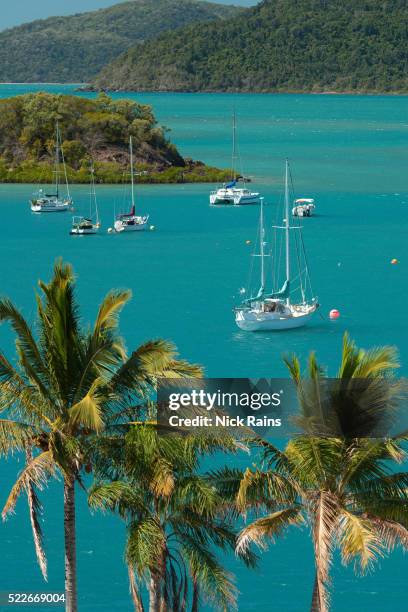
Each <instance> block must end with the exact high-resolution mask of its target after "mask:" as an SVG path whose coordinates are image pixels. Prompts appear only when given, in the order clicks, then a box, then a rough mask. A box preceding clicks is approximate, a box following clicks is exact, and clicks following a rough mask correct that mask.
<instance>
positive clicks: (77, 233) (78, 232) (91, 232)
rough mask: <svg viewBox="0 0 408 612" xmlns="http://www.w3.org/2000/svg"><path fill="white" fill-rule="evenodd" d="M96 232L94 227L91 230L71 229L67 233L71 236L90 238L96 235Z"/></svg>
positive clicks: (96, 229)
mask: <svg viewBox="0 0 408 612" xmlns="http://www.w3.org/2000/svg"><path fill="white" fill-rule="evenodd" d="M98 230H99V228H97V227H94V228H92V229H82V228H78V227H73V228H72V229H71V231H70V232H69V233H70V234H71V236H88V235H90V236H92V235H94V234H97V233H98Z"/></svg>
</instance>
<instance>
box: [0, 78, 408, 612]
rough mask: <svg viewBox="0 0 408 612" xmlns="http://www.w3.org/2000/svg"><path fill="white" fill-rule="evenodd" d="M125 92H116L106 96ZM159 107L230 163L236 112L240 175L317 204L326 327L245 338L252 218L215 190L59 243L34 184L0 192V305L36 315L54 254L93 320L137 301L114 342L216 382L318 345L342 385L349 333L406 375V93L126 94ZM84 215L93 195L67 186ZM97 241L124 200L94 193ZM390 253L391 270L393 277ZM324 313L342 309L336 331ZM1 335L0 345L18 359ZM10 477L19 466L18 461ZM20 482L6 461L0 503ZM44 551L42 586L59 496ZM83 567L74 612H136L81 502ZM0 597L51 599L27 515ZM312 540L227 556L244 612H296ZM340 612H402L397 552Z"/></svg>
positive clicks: (149, 190)
mask: <svg viewBox="0 0 408 612" xmlns="http://www.w3.org/2000/svg"><path fill="white" fill-rule="evenodd" d="M45 89H46V90H47V91H52V92H64V93H67V92H71V91H73V88H72V87H68V86H47V87H45V86H15V85H2V86H0V97H7V96H11V95H16V94H19V93H25V92H27V91H38V90H45ZM115 95H118V96H119V94H115ZM120 96H121V97H123V96H124V94H120ZM127 97H130V98H134V99H137V100H139V101H141V102H143V103H148V104H152V105H153V106H154V110H155V112H156V115H157V117H158V119H159V121H160V123H163V124H164V125H166V126H167V127H169V128H170V129H171V133H170V134H171V138H172V140H173V141H174V142H175V143H176V144H177V145H178V147H179V148H180V151H181V152H182V153H183V154H184V155H185V156H190V157H193V158H194V159H201V160H203V161H205V162H207V163H210V164H214V165H218V166H224V167H228V166H229V165H230V154H231V145H230V139H231V112H232V109H233V108H234V107H235V110H236V113H237V117H238V132H239V145H240V154H241V159H242V165H243V168H242V169H243V171H244V173H245V174H246V175H249V176H251V177H252V178H253V186H254V187H256V188H257V189H259V190H260V191H262V193H263V194H264V195H265V198H266V201H267V202H268V203H269V204H270V210H272V208H273V206H274V204H275V203H276V201H277V200H278V197H279V194H280V192H281V188H282V185H281V184H282V175H283V162H284V159H285V157H289V158H290V160H291V163H292V171H293V175H294V180H295V186H296V188H297V192H298V194H299V195H303V196H310V197H315V199H316V203H317V213H318V214H317V215H316V216H315V217H314V218H312V219H306V220H304V223H303V225H304V239H305V243H306V247H307V250H308V255H309V263H310V267H311V274H312V281H313V285H314V288H315V291H316V293H317V295H318V296H319V300H320V303H321V305H322V308H321V314H322V317H321V316H316V318H315V320H314V322H313V323H312V324H311V325H310V326H309V327H307V328H304V329H301V330H295V331H290V332H283V333H279V334H272V333H270V334H269V333H266V334H259V335H256V334H249V333H244V332H240V331H239V330H238V329H237V328H236V327H235V324H234V321H233V316H232V311H231V309H232V307H233V306H234V303H235V301H236V299H237V296H238V293H239V288H240V287H242V286H243V285H245V283H246V280H247V277H248V270H249V254H250V247H248V245H247V244H246V241H247V240H253V239H254V237H255V231H256V224H257V214H258V211H257V208H256V207H247V208H239V209H228V208H221V209H212V208H210V207H209V206H208V193H209V190H210V188H211V187H212V186H210V185H195V186H190V185H172V186H141V187H138V188H137V206H138V210H139V211H140V212H141V213H145V212H148V213H149V214H150V221H151V223H152V224H154V226H155V231H152V232H147V233H143V234H138V235H135V236H129V235H127V236H113V235H107V234H105V233H103V234H102V235H100V236H94V237H88V238H73V237H70V236H69V235H68V230H69V223H70V215H69V214H66V215H63V214H62V215H50V216H35V215H32V214H31V213H30V212H29V208H28V198H29V197H30V195H31V193H32V191H33V189H34V186H27V185H0V219H1V230H2V231H1V240H0V274H1V293H3V294H5V295H8V296H10V297H11V298H12V299H13V300H14V301H15V302H16V303H17V304H18V305H19V306H20V307H21V308H22V309H23V311H24V313H25V315H26V316H27V317H28V318H30V317H32V315H33V313H34V293H33V288H34V286H35V284H36V281H37V279H38V278H39V277H41V278H44V279H48V277H49V276H50V272H51V267H52V264H53V262H54V260H55V258H56V257H57V256H59V255H62V256H63V257H64V259H66V260H67V261H70V262H72V263H73V264H74V266H75V270H76V272H77V275H78V291H79V297H80V300H81V302H82V304H83V311H84V315H85V317H86V318H87V319H91V317H93V316H94V314H95V311H96V308H97V304H98V302H99V301H100V299H101V297H102V296H103V294H104V293H105V292H106V291H108V290H109V289H110V288H111V287H130V288H131V289H132V291H133V294H134V296H133V300H132V302H131V305H130V306H128V307H127V308H126V310H125V311H124V313H123V317H122V331H123V334H124V335H125V337H126V339H127V343H128V347H129V348H130V349H131V348H133V347H135V346H136V345H137V344H139V343H141V342H143V341H144V340H146V339H148V338H151V337H165V338H170V339H172V340H174V341H175V343H176V344H177V346H178V348H179V350H180V353H181V355H182V356H183V357H185V358H187V359H189V360H192V361H196V362H199V363H201V364H203V365H204V366H205V367H206V371H207V373H208V375H210V376H219V377H223V376H226V377H228V376H232V377H238V376H243V377H246V376H253V377H257V376H268V377H273V376H285V375H286V372H285V368H284V366H283V363H282V354H284V353H292V352H295V353H297V354H298V355H299V356H300V357H302V358H303V359H304V358H305V357H306V356H307V354H308V352H309V351H310V350H312V349H314V350H316V351H317V354H318V358H319V360H320V362H321V363H322V364H325V365H327V366H328V368H329V373H330V374H331V375H335V372H336V367H337V364H338V360H339V353H340V349H341V339H342V335H343V333H344V332H345V330H348V331H349V332H350V334H351V335H352V337H353V338H355V340H356V341H357V342H358V343H359V344H360V345H361V346H363V347H370V346H373V345H382V344H395V345H397V346H398V348H399V350H400V354H401V361H402V372H403V373H404V374H407V373H408V372H407V358H408V344H407V340H408V326H407V308H406V304H407V293H408V289H407V282H406V279H407V269H408V248H407V227H408V224H407V216H408V172H407V168H408V98H407V97H385V96H384V97H383V96H375V97H374V96H342V95H327V96H320V95H311V96H307V95H212V94H211V95H209V94H142V95H134V94H129V95H128V96H127ZM72 191H73V195H74V198H75V200H76V204H77V208H79V210H81V209H82V210H83V211H84V212H85V206H86V202H87V197H88V189H87V187H86V186H81V187H76V186H74V187H73V189H72ZM98 195H99V200H100V208H101V215H102V222H103V227H104V229H107V228H108V227H109V226H110V225H111V224H112V217H113V212H114V208H116V210H118V209H119V208H121V206H122V205H123V203H122V200H123V194H122V190H121V188H120V187H101V188H98ZM393 258H397V259H398V260H399V262H400V263H399V265H396V266H392V265H391V264H390V261H391V259H393ZM331 308H338V309H339V310H340V311H341V315H342V316H341V318H340V319H339V320H338V321H337V322H335V323H333V322H330V321H329V320H328V318H327V314H328V311H329V310H330V309H331ZM11 340H12V335H11V334H10V333H9V331H8V330H6V329H5V328H1V347H2V348H5V349H6V350H7V352H9V353H10V352H11V351H12V348H13V346H12V343H11ZM17 468H18V466H17ZM15 473H16V463H15V461H14V460H13V461H10V462H9V463H8V464H7V463H4V462H2V463H0V474H1V498H2V500H3V499H4V498H5V496H6V493H7V490H8V488H9V487H10V485H11V484H12V482H13V477H14V476H15ZM42 497H43V499H44V502H45V507H46V509H45V514H44V518H45V523H44V527H45V532H46V538H47V550H48V555H49V563H50V568H49V583H48V585H47V589H49V590H50V589H54V590H61V589H62V587H63V552H62V546H61V543H62V535H63V534H62V490H61V485H60V484H58V483H57V484H53V485H52V486H51V487H50V488H49V489H48V490H47V491H46V492H44V493H43V495H42ZM79 498H80V499H79V511H78V563H79V588H80V609H81V610H98V611H99V610H100V611H106V612H108V611H112V610H121V611H122V610H123V611H126V610H129V611H130V610H131V609H132V607H131V604H130V599H129V597H128V594H127V577H126V571H125V567H124V564H123V542H124V540H123V530H122V527H121V525H120V523H119V522H118V521H116V520H115V519H113V518H106V517H101V516H96V517H91V516H90V514H89V513H88V511H87V508H86V503H85V496H84V495H81V494H79ZM0 534H1V535H0V537H1V546H2V554H1V557H0V576H1V585H0V590H2V591H4V590H29V589H31V590H40V589H42V588H43V587H44V585H43V583H42V581H41V579H40V576H39V571H38V570H37V567H36V565H35V562H34V554H33V546H32V542H31V537H30V529H29V524H28V519H27V512H26V508H25V504H24V503H20V504H19V505H18V507H17V513H16V516H14V517H13V518H11V519H10V520H8V521H7V523H6V524H4V525H2V526H1V527H0ZM308 535H309V534H308V533H307V532H306V531H305V532H303V533H301V532H298V531H293V532H289V533H288V535H287V537H286V538H285V539H283V540H281V541H279V542H278V543H277V544H276V545H275V546H273V547H271V549H270V551H269V552H268V553H265V554H264V555H263V556H262V562H261V564H260V568H259V570H258V571H257V572H250V571H247V570H245V569H243V568H242V567H240V566H239V565H237V564H236V562H235V560H234V559H233V558H232V557H229V558H228V566H229V567H230V568H231V569H232V570H234V571H235V572H236V573H237V575H238V580H239V589H240V591H241V595H240V599H239V609H240V610H242V611H248V612H249V611H259V612H261V611H262V612H265V611H272V610H273V611H277V612H281V611H282V612H283V611H285V612H297V611H299V612H301V611H303V610H307V609H308V605H309V600H310V593H311V589H312V582H313V556H312V546H311V544H310V540H309V537H308ZM333 579H334V594H333V603H334V610H335V611H339V612H340V611H346V610H347V611H355V612H357V611H360V610H363V609H370V610H371V611H373V612H383V611H384V610H393V611H402V610H406V609H407V605H406V599H405V597H406V560H404V558H403V556H402V554H401V553H400V552H395V553H394V554H393V555H392V556H391V557H390V558H389V559H386V560H383V561H381V564H380V566H379V567H377V569H376V571H375V572H374V573H372V574H371V575H370V576H368V577H365V578H356V577H354V574H353V572H352V570H351V569H345V568H343V567H342V566H341V564H340V562H336V563H335V565H334V569H333Z"/></svg>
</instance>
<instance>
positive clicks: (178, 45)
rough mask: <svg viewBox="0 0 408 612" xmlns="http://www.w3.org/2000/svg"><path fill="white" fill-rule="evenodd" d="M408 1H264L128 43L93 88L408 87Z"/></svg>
mask: <svg viewBox="0 0 408 612" xmlns="http://www.w3.org/2000/svg"><path fill="white" fill-rule="evenodd" d="M407 17H408V5H407V3H406V2H405V1H404V0H384V1H383V2H377V1H376V0H264V1H263V2H261V3H260V4H258V5H257V6H256V7H254V8H251V9H248V10H247V11H245V13H244V14H241V15H238V16H236V17H234V18H233V19H230V20H228V21H222V22H216V23H207V24H200V25H199V26H197V25H189V26H187V27H185V28H182V29H180V30H177V31H176V32H171V33H165V34H162V35H161V36H160V37H159V38H158V39H156V40H154V41H152V42H145V43H144V44H142V45H139V46H138V47H137V48H136V47H133V48H131V49H129V50H127V51H126V52H125V53H124V54H123V55H121V56H120V57H119V58H117V59H116V60H115V61H113V62H112V63H111V64H110V65H109V66H107V67H106V68H105V69H104V70H103V71H102V72H101V74H100V75H99V76H98V77H97V79H96V81H95V86H97V87H104V88H112V89H123V90H159V91H249V92H268V91H278V92H279V91H368V92H369V91H373V92H391V91H406V90H408V78H407V70H406V69H407V61H408V50H407V45H406V40H407V35H408V25H407V24H408V19H407Z"/></svg>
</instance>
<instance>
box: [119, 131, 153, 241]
mask: <svg viewBox="0 0 408 612" xmlns="http://www.w3.org/2000/svg"><path fill="white" fill-rule="evenodd" d="M129 151H130V179H131V209H130V211H129V212H127V213H122V214H120V215H118V216H117V217H116V220H115V223H114V226H113V227H114V229H115V232H119V233H120V232H136V231H141V230H145V229H147V222H148V221H149V215H144V216H141V215H136V206H135V176H134V174H135V173H134V168H133V141H132V137H130V140H129Z"/></svg>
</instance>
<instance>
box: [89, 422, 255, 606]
mask: <svg viewBox="0 0 408 612" xmlns="http://www.w3.org/2000/svg"><path fill="white" fill-rule="evenodd" d="M236 450H237V444H236V442H235V440H234V439H233V438H232V437H230V436H229V435H223V436H220V435H218V436H217V435H207V434H206V435H196V434H189V435H183V436H182V435H178V434H174V433H171V434H170V433H163V434H161V433H160V432H159V431H158V430H157V428H156V426H154V425H151V424H149V423H140V424H138V425H136V426H135V427H134V428H133V429H132V430H131V431H130V432H129V433H128V434H127V436H126V439H125V444H123V440H121V439H120V438H117V439H116V440H114V439H113V438H111V439H110V440H109V441H108V440H101V441H100V444H99V445H98V451H97V454H98V452H99V461H98V462H97V468H96V474H97V476H99V481H97V482H95V484H94V485H93V486H92V488H91V490H90V493H89V504H90V506H91V508H93V509H102V510H103V511H111V512H115V513H117V514H118V515H119V516H120V517H121V518H122V519H123V520H124V521H125V523H126V526H127V542H126V552H125V560H126V564H127V566H128V573H129V578H130V585H131V593H132V597H133V602H134V606H135V610H136V612H143V610H144V607H143V600H142V590H143V586H144V585H147V589H148V593H149V611H150V612H159V611H160V612H163V611H164V610H169V611H171V612H181V611H183V610H186V608H187V605H188V602H189V601H191V610H192V612H196V611H197V610H198V606H199V601H200V598H201V596H204V597H206V599H208V600H210V601H211V602H213V603H214V605H215V606H216V609H218V610H231V609H232V608H233V607H234V606H235V599H236V588H235V585H234V583H233V579H232V576H231V575H230V574H229V573H228V572H227V571H226V570H225V569H224V568H223V567H222V565H221V564H220V563H219V561H218V560H217V557H216V554H215V547H220V548H221V549H223V550H224V549H230V550H234V548H235V543H236V535H237V533H236V531H235V529H234V528H233V527H232V525H231V517H232V515H231V512H230V511H231V507H230V506H229V505H228V504H227V503H226V501H225V499H224V498H223V497H222V496H220V494H219V492H218V491H217V487H216V481H215V480H214V479H213V478H211V477H208V476H207V475H206V474H205V473H200V471H199V470H200V459H201V457H202V456H204V455H208V454H212V453H215V452H218V451H224V452H225V451H232V452H233V451H236ZM107 458H109V461H107ZM241 557H243V559H244V561H245V562H246V563H247V564H248V565H250V566H251V565H253V564H254V559H255V558H254V556H253V555H252V554H251V553H249V552H247V551H245V552H244V553H242V554H241Z"/></svg>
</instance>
